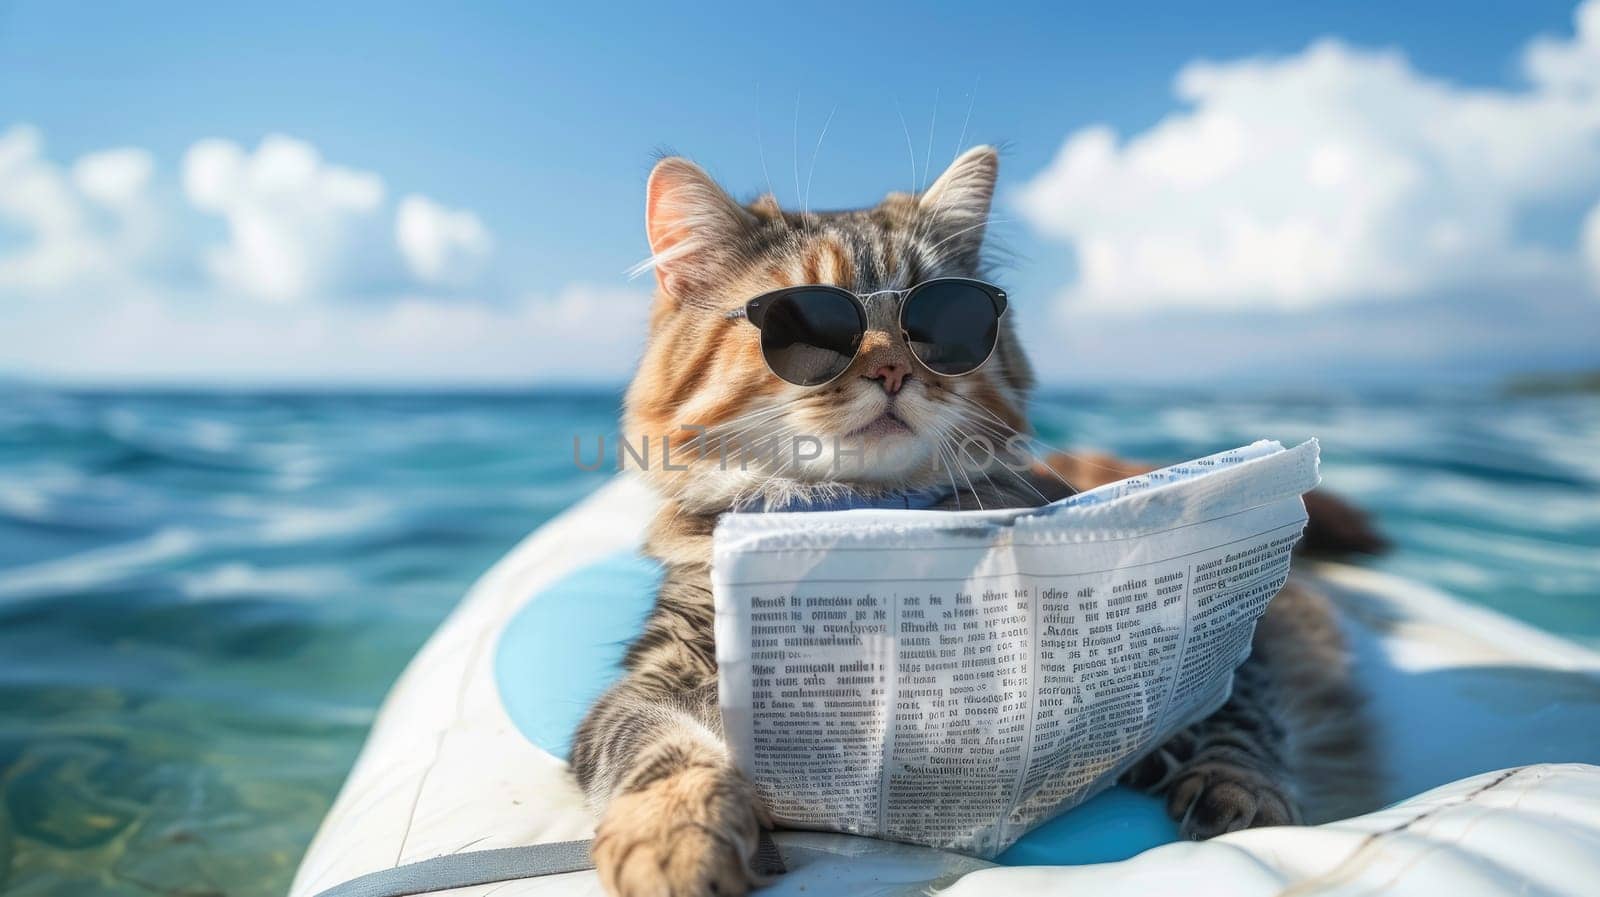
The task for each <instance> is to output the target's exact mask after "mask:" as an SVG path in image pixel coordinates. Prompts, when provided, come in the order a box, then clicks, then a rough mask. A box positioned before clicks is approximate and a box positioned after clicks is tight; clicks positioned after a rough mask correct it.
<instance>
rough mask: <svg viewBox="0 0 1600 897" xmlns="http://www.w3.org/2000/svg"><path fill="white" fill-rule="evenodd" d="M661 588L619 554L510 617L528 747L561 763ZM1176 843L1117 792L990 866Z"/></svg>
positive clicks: (632, 557)
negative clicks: (584, 718) (538, 749)
mask: <svg viewBox="0 0 1600 897" xmlns="http://www.w3.org/2000/svg"><path fill="white" fill-rule="evenodd" d="M660 584H661V567H660V565H659V564H657V563H655V562H654V561H652V560H650V559H648V558H645V557H641V556H639V555H637V554H633V553H631V552H630V553H627V554H618V555H614V556H612V557H609V558H606V559H604V560H601V561H598V562H596V563H593V564H590V565H589V566H586V567H582V568H580V569H578V570H575V571H573V572H572V573H569V574H568V575H566V576H565V577H562V578H561V579H560V580H558V581H556V582H554V583H551V584H550V585H549V586H547V587H546V588H544V589H543V590H541V591H540V592H539V593H538V594H535V595H534V596H532V597H531V598H530V600H529V601H528V602H527V604H525V605H524V606H523V607H522V609H521V610H520V611H518V612H517V614H516V615H515V616H513V617H512V618H511V621H510V623H508V624H507V625H506V627H505V629H504V631H503V632H502V633H501V635H500V643H499V646H498V647H497V648H496V650H495V658H494V671H495V682H496V685H497V686H498V687H499V690H500V700H501V701H502V702H503V703H504V704H505V708H506V713H507V715H508V716H510V717H511V720H512V722H513V723H515V724H516V726H517V729H518V730H519V731H521V732H522V734H523V735H524V736H526V737H527V739H528V740H529V741H531V742H533V743H534V744H536V745H538V746H539V747H540V748H542V749H543V750H545V751H546V752H548V753H550V754H553V755H555V756H557V757H567V756H568V755H570V754H571V752H572V736H573V733H574V732H576V731H577V728H578V724H579V723H580V722H582V720H583V715H584V713H585V712H587V711H588V709H589V707H590V705H592V704H593V703H594V701H595V699H596V698H598V697H599V696H600V695H601V693H602V692H604V691H605V690H606V688H607V687H609V686H610V685H611V683H612V682H614V681H616V678H617V676H618V674H619V673H620V671H621V663H622V655H623V652H624V651H626V650H627V646H628V643H629V642H630V641H632V640H633V638H634V637H635V636H636V635H638V633H639V630H640V628H641V627H642V625H643V623H644V620H645V617H646V616H648V615H649V613H650V608H651V606H652V605H653V604H654V602H655V595H656V590H657V588H658V587H659V586H660ZM1176 840H1178V830H1177V826H1176V825H1175V824H1174V823H1173V822H1172V820H1171V819H1169V818H1167V814H1166V812H1165V810H1164V808H1163V806H1162V802H1161V801H1160V800H1159V799H1158V798H1155V797H1151V796H1149V795H1146V794H1141V793H1139V792H1137V791H1134V790H1132V789H1129V788H1123V787H1121V786H1118V787H1115V788H1111V789H1110V790H1108V791H1105V792H1104V793H1102V794H1100V795H1098V796H1097V797H1095V798H1093V799H1092V800H1089V801H1087V802H1086V803H1084V804H1083V805H1081V806H1079V807H1076V808H1074V809H1073V810H1071V811H1070V812H1067V813H1063V814H1061V815H1060V816H1057V817H1056V818H1054V819H1052V820H1050V821H1049V822H1046V823H1044V824H1043V825H1041V826H1039V827H1038V828H1036V829H1034V830H1033V831H1031V832H1029V833H1028V834H1026V835H1024V836H1023V837H1022V838H1020V839H1019V840H1018V841H1017V842H1016V843H1015V844H1013V845H1011V847H1010V848H1009V849H1007V850H1006V852H1005V853H1002V854H1001V855H1000V856H999V857H998V858H996V862H998V863H1000V864H1002V865H1007V866H1042V865H1049V866H1058V865H1083V864H1085V863H1107V862H1113V861H1116V860H1124V859H1127V858H1128V857H1131V856H1133V855H1134V854H1137V853H1140V852H1142V851H1144V850H1148V849H1149V848H1151V847H1157V846H1160V845H1162V844H1167V843H1170V842H1173V841H1176Z"/></svg>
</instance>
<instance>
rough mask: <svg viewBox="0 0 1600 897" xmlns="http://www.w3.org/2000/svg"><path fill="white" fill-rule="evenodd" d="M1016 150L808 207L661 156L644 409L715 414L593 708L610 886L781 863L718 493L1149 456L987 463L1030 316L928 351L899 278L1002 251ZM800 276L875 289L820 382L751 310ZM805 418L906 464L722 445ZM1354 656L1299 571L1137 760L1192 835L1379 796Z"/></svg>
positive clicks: (1024, 484) (644, 415)
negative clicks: (974, 441) (771, 844)
mask: <svg viewBox="0 0 1600 897" xmlns="http://www.w3.org/2000/svg"><path fill="white" fill-rule="evenodd" d="M997 171H998V156H997V154H996V152H995V151H994V150H993V149H992V148H990V147H981V146H980V147H977V148H974V149H972V150H969V151H968V152H966V153H965V154H963V155H962V156H960V157H959V158H958V159H957V160H956V161H955V162H954V163H952V164H951V166H950V168H949V169H948V170H946V171H945V172H944V173H943V174H942V175H941V176H940V177H939V178H938V179H937V180H936V181H935V182H934V183H933V184H932V185H931V186H929V187H928V188H927V189H926V190H924V191H922V192H921V193H918V194H909V193H894V194H890V195H889V196H888V197H887V198H886V199H885V200H884V201H883V202H881V203H879V204H878V205H876V206H873V207H871V208H867V209H861V210H855V211H844V212H809V211H807V212H798V213H797V212H794V211H785V210H783V209H781V208H780V207H779V206H778V203H777V202H776V200H775V199H774V198H773V197H772V196H771V195H767V196H762V197H760V198H759V199H757V200H755V201H754V202H752V203H750V204H748V205H741V204H740V203H738V202H735V201H734V200H733V199H731V198H730V197H729V196H728V194H727V193H725V192H724V191H723V190H722V188H720V187H719V186H718V185H717V184H716V183H715V182H714V181H712V180H711V178H710V177H709V176H707V175H706V174H705V173H704V172H703V171H702V170H701V169H699V168H698V167H696V166H695V165H693V164H692V163H690V162H688V161H686V160H684V159H681V158H668V159H664V160H662V161H661V162H660V163H659V164H657V165H656V167H655V169H654V171H653V172H652V173H651V175H650V180H649V185H648V187H647V189H646V203H645V224H646V230H647V232H648V236H649V240H650V248H651V251H652V253H653V256H652V259H651V262H652V264H653V267H654V270H655V276H656V282H657V287H658V289H657V295H656V299H655V304H654V307H653V310H652V313H651V320H650V335H649V340H648V345H647V347H646V349H645V354H644V358H643V360H642V362H641V364H640V367H639V371H638V374H637V376H636V377H635V378H634V381H633V384H632V386H631V387H630V389H629V391H628V394H627V400H626V412H625V421H624V426H625V429H626V431H627V434H628V436H629V438H630V439H632V440H634V441H637V440H638V438H639V437H641V436H645V435H649V436H650V437H651V438H652V441H653V442H656V443H659V441H660V439H661V438H662V437H663V436H672V437H676V438H679V439H680V441H681V440H683V439H685V438H688V437H690V435H691V434H690V431H685V430H683V429H682V428H683V426H684V425H698V426H700V427H704V428H706V429H705V430H704V431H703V432H699V433H697V434H696V435H694V437H693V439H691V440H690V442H689V443H687V444H688V445H690V450H688V451H686V452H683V453H682V455H681V457H679V456H676V455H675V456H674V458H673V462H674V463H673V468H679V469H671V468H668V467H666V466H664V465H662V464H652V465H651V466H650V472H649V474H647V475H648V476H649V477H650V479H651V482H652V483H653V485H654V487H655V488H656V490H657V491H658V492H659V493H660V495H661V498H662V506H661V509H660V511H659V513H658V514H657V516H656V518H655V520H654V523H653V524H652V527H651V530H650V533H649V536H648V541H647V548H646V550H647V552H648V553H649V554H651V555H653V556H654V557H655V558H657V559H659V560H660V561H661V562H662V563H663V564H664V565H665V567H666V571H667V573H666V578H665V581H664V582H663V584H662V586H661V590H660V593H659V594H658V596H657V598H656V603H655V608H654V611H653V612H652V614H651V616H650V618H649V620H648V622H647V623H646V624H645V627H644V632H643V634H642V635H641V636H640V637H639V638H638V640H637V641H635V642H634V643H633V644H632V645H631V646H630V647H629V649H628V652H627V655H626V659H625V662H624V667H625V675H624V677H623V678H622V679H621V680H620V681H619V682H618V683H617V684H616V685H615V686H614V687H612V688H611V689H610V690H609V691H608V692H607V693H606V694H605V695H604V696H603V697H601V698H600V700H599V701H598V702H597V703H596V704H595V706H594V707H593V708H592V709H591V710H590V711H589V713H588V715H587V717H586V718H585V719H584V721H583V724H582V726H581V728H580V729H579V730H578V733H577V738H576V741H575V743H574V746H573V752H572V765H573V769H574V771H575V773H576V775H577V779H578V783H579V784H580V785H581V786H582V788H583V789H584V791H585V792H586V794H587V796H588V799H589V801H590V803H591V805H592V806H593V808H594V810H595V811H596V812H597V813H598V814H599V818H600V821H599V825H598V828H597V831H596V837H595V841H594V860H595V864H596V866H597V867H598V870H599V874H600V878H601V881H602V882H603V884H604V886H605V888H606V889H607V890H608V891H609V892H611V893H612V894H615V895H619V897H634V895H640V894H652V895H655V894H670V895H680V897H688V895H701V894H721V895H737V894H742V893H744V892H745V891H747V890H748V889H749V888H751V887H752V886H754V885H756V884H759V882H760V880H761V879H760V876H759V875H758V873H757V870H756V865H755V857H756V849H757V842H758V837H759V834H760V830H761V828H762V827H763V826H765V825H766V824H767V819H766V816H765V814H764V811H763V809H762V806H761V803H760V801H759V799H758V798H757V795H756V792H755V790H754V788H753V787H752V786H751V784H750V782H748V781H747V780H746V779H745V778H744V777H742V776H741V775H740V774H739V773H738V772H737V771H736V770H735V769H734V768H733V767H732V766H731V765H730V764H729V760H728V754H727V750H726V748H725V747H724V744H723V739H722V732H721V720H720V717H719V713H718V709H717V670H716V654H715V649H714V646H713V641H712V602H711V586H710V564H711V531H712V527H713V525H714V523H715V522H716V519H717V516H718V515H719V514H721V513H724V512H726V511H728V510H729V509H730V508H733V507H736V506H737V507H746V506H748V505H749V504H750V503H752V502H754V503H756V504H762V503H766V504H767V505H768V506H771V503H774V502H775V503H788V502H791V501H794V500H795V499H796V498H797V497H800V498H804V497H805V496H808V495H813V494H817V493H827V492H829V491H830V490H835V491H836V490H839V489H841V488H843V489H849V490H853V491H857V492H864V493H868V494H871V493H874V492H882V493H892V492H895V491H897V490H918V489H932V488H935V487H938V486H940V485H941V484H945V483H948V484H949V485H950V486H951V487H952V489H951V492H950V494H949V496H948V497H947V499H946V501H945V504H946V505H948V506H949V507H957V506H960V507H967V508H975V507H978V506H980V505H981V506H983V507H988V508H994V507H1007V506H1010V507H1022V506H1033V505H1037V504H1040V503H1042V502H1044V501H1045V500H1047V499H1053V498H1056V497H1059V496H1060V495H1064V494H1069V492H1070V489H1069V487H1067V486H1063V485H1062V483H1063V481H1065V482H1069V483H1070V484H1071V485H1072V486H1073V487H1077V488H1090V487H1093V486H1096V485H1099V484H1101V483H1104V482H1110V481H1113V480H1116V479H1121V478H1122V477H1125V476H1128V475H1131V474H1133V473H1135V472H1138V471H1139V470H1142V469H1144V468H1139V467H1136V466H1133V465H1128V464H1124V463H1121V462H1117V461H1115V460H1113V459H1109V458H1096V457H1083V456H1057V457H1055V458H1052V459H1050V461H1049V463H1048V465H1045V464H1040V465H1039V466H1038V467H1037V468H1036V469H1035V470H1033V471H1031V472H1029V473H1012V474H1010V475H1004V471H1003V470H1002V469H992V470H988V471H983V472H980V471H977V470H968V469H966V468H967V467H969V466H970V464H971V458H970V457H969V458H966V459H961V458H960V457H959V455H958V454H957V453H956V452H954V451H952V449H953V447H954V446H956V445H957V444H958V442H959V441H960V440H962V439H963V438H965V437H966V436H970V435H975V434H987V435H988V436H989V437H990V438H991V439H993V438H995V437H1000V438H1001V439H1003V438H1004V435H1006V434H1010V433H1013V432H1019V431H1020V432H1026V430H1027V426H1028V424H1027V418H1026V415H1025V402H1026V400H1027V396H1028V392H1029V389H1030V387H1031V386H1032V383H1033V378H1032V374H1031V372H1030V369H1029V366H1028V361H1027V359H1026V358H1024V356H1023V353H1022V350H1021V348H1020V346H1019V344H1018V341H1017V339H1016V337H1015V334H1014V333H1013V331H1012V329H1011V324H1010V321H1011V319H1012V318H1013V317H1014V315H1011V314H1007V315H1006V316H1005V317H1004V318H1002V327H1001V333H1000V336H999V343H998V345H997V347H996V350H995V352H994V353H993V355H992V356H991V357H990V358H989V360H988V361H987V362H986V363H985V364H983V366H982V367H980V368H979V369H978V370H977V371H975V372H973V373H971V374H969V375H967V376H962V377H942V376H940V375H937V374H934V373H932V372H931V371H929V370H928V369H927V368H925V367H922V366H919V365H918V364H917V363H916V361H915V360H914V359H913V358H912V356H911V355H910V352H909V350H908V347H907V346H906V345H905V343H904V340H903V338H902V335H901V333H900V329H899V327H898V325H897V321H896V299H895V295H894V294H892V293H886V292H884V291H891V290H902V289H905V288H909V287H911V286H914V285H916V284H918V283H922V282H924V281H926V280H928V279H930V278H935V277H948V276H961V277H974V278H976V277H979V276H980V275H981V274H982V273H983V271H984V262H983V246H984V230H985V224H986V222H987V221H988V217H989V206H990V201H991V198H992V196H993V193H994V186H995V177H996V174H997ZM796 284H832V285H836V286H841V287H844V288H846V289H848V290H850V291H853V292H855V293H857V294H859V295H862V296H866V297H868V298H867V299H866V300H865V305H866V308H867V312H868V318H869V322H868V323H869V327H868V332H867V334H866V336H865V338H864V340H863V343H862V346H861V349H860V352H859V354H858V355H857V356H856V358H855V360H854V362H853V364H852V366H851V367H850V368H849V369H848V370H847V371H846V372H845V374H844V375H843V376H840V377H838V378H837V379H835V380H833V381H831V382H829V383H826V384H824V385H822V386H815V387H800V386H794V385H791V384H789V383H787V382H785V381H783V380H781V379H779V378H778V377H777V376H775V375H774V374H773V373H772V372H771V371H769V370H768V368H767V367H766V365H765V364H764V362H763V357H762V352H761V346H760V334H759V333H758V331H757V330H756V328H754V327H751V326H749V325H748V324H747V323H746V322H744V321H742V320H740V319H739V318H738V316H737V315H738V311H739V310H740V309H742V308H743V306H744V304H745V303H746V302H747V301H748V300H750V299H751V298H752V297H754V296H757V295H759V294H762V293H765V292H768V291H770V290H773V289H776V288H779V287H783V286H789V285H796ZM872 294H879V295H872ZM799 433H804V434H813V435H816V436H818V437H821V438H822V439H824V440H826V439H828V438H829V437H830V436H834V435H849V436H851V437H853V438H860V439H862V440H864V441H865V442H866V444H867V447H868V448H869V450H873V451H875V452H876V454H875V455H874V457H878V458H891V459H892V462H891V461H884V462H882V463H873V464H871V465H863V466H859V467H856V468H850V469H848V472H847V473H845V474H841V473H840V472H839V471H840V470H842V469H844V468H842V467H841V466H840V465H836V464H834V463H831V462H832V461H833V459H832V458H831V457H830V454H831V452H830V451H824V452H823V453H822V454H821V456H820V457H818V458H817V459H815V460H813V461H808V462H805V463H798V464H797V463H795V462H794V460H793V456H792V455H790V454H787V453H785V454H781V455H775V456H757V457H755V458H754V459H753V461H751V462H750V463H746V464H736V463H729V462H728V460H727V459H726V450H725V449H723V450H722V451H713V450H711V440H712V439H713V438H715V437H717V436H726V437H736V436H737V437H741V438H742V437H748V436H750V435H751V434H759V435H764V436H785V435H793V434H799ZM995 441H999V439H996V440H995ZM740 444H742V443H740ZM675 448H676V446H675ZM963 461H966V462H967V463H963ZM952 463H953V464H954V465H955V467H958V468H962V469H959V470H956V469H954V468H952ZM973 481H976V482H973ZM957 483H959V486H956V484H957ZM1312 518H1313V523H1312V527H1311V529H1312V530H1313V531H1319V527H1320V531H1331V532H1333V534H1334V536H1335V538H1336V540H1337V537H1339V536H1343V537H1344V541H1346V542H1347V543H1353V544H1355V545H1356V546H1357V547H1370V546H1371V544H1373V543H1372V542H1371V537H1370V536H1369V535H1367V534H1366V532H1365V530H1364V528H1363V526H1362V524H1361V521H1360V518H1359V516H1358V515H1355V514H1354V513H1353V512H1352V511H1350V510H1349V509H1348V508H1345V507H1344V506H1342V505H1339V504H1338V503H1337V502H1336V500H1332V499H1326V498H1321V499H1318V500H1317V501H1315V502H1313V503H1312ZM1363 540H1365V544H1363ZM1347 664H1348V661H1347V659H1346V655H1345V652H1344V649H1343V645H1342V642H1341V637H1340V632H1339V629H1338V626H1337V624H1336V621H1335V619H1334V616H1333V613H1332V610H1331V608H1330V606H1329V605H1328V603H1327V602H1326V600H1325V599H1324V598H1322V597H1320V596H1319V595H1318V594H1317V593H1315V592H1313V591H1311V590H1309V589H1307V588H1306V587H1304V585H1303V584H1300V583H1298V582H1295V581H1291V583H1290V585H1289V586H1288V587H1287V588H1286V589H1285V590H1284V591H1283V592H1282V593H1281V594H1280V595H1279V596H1278V597H1277V599H1276V600H1274V601H1273V603H1272V605H1271V607H1270V609H1269V610H1268V612H1267V614H1266V616H1265V617H1264V618H1263V619H1262V621H1261V623H1260V625H1259V626H1258V628H1257V632H1256V638H1255V644H1254V649H1253V653H1252V654H1251V656H1250V659H1249V660H1248V661H1247V662H1246V663H1245V665H1244V666H1243V667H1242V668H1241V669H1240V670H1239V671H1238V674H1237V676H1236V684H1235V687H1234V691H1233V697H1232V698H1231V699H1230V700H1229V701H1228V703H1227V704H1226V705H1225V706H1224V707H1222V709H1220V710H1219V711H1217V713H1216V714H1215V715H1213V716H1212V717H1210V718H1208V719H1206V720H1205V721H1203V722H1201V723H1199V724H1197V725H1195V726H1193V727H1191V728H1190V729H1188V730H1186V731H1184V732H1182V733H1181V734H1179V735H1178V736H1177V737H1175V738H1173V739H1171V740H1170V741H1169V742H1168V743H1167V744H1165V745H1164V746H1162V747H1161V748H1160V749H1159V750H1157V751H1156V752H1155V753H1153V754H1152V755H1150V756H1149V757H1147V758H1145V759H1144V760H1142V761H1141V762H1140V764H1138V765H1137V766H1136V768H1134V769H1133V770H1132V771H1131V772H1130V773H1129V774H1128V777H1127V780H1128V782H1129V783H1130V784H1132V785H1134V786H1136V787H1141V788H1144V789H1148V790H1150V791H1152V792H1155V793H1159V794H1162V795H1164V796H1165V798H1166V804H1167V807H1168V810H1169V812H1170V813H1171V814H1172V816H1173V817H1174V818H1175V819H1177V820H1178V821H1179V825H1180V829H1181V831H1182V833H1183V834H1184V835H1185V836H1188V837H1191V838H1207V837H1210V836H1212V835H1217V834H1221V833H1223V832H1228V831H1233V830H1236V829H1240V828H1245V827H1250V826H1262V825H1283V824H1293V823H1299V822H1302V821H1303V820H1306V819H1315V818H1324V817H1328V816H1330V815H1338V814H1342V813H1344V812H1347V811H1348V810H1350V809H1352V807H1351V802H1352V801H1354V802H1355V803H1356V804H1359V803H1360V802H1361V801H1362V800H1363V799H1364V795H1365V793H1366V791H1365V784H1366V783H1367V782H1368V780H1369V777H1368V771H1369V770H1370V769H1371V768H1372V764H1371V758H1370V756H1369V747H1368V743H1367V740H1366V735H1365V731H1364V728H1363V726H1362V725H1361V722H1360V720H1361V714H1360V712H1359V711H1360V701H1359V697H1358V695H1357V693H1356V691H1355V689H1354V687H1353V686H1352V684H1351V681H1350V677H1349V675H1348V667H1347ZM1354 809H1364V808H1363V807H1360V806H1356V807H1354Z"/></svg>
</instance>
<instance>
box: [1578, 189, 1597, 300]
mask: <svg viewBox="0 0 1600 897" xmlns="http://www.w3.org/2000/svg"><path fill="white" fill-rule="evenodd" d="M1582 240H1583V243H1582V247H1583V248H1582V251H1583V260H1584V262H1585V263H1586V264H1587V265H1588V267H1589V277H1590V279H1591V282H1592V283H1593V284H1594V289H1595V292H1596V293H1600V203H1595V206H1594V208H1592V209H1590V210H1589V215H1588V217H1587V218H1585V219H1584V221H1583V237H1582Z"/></svg>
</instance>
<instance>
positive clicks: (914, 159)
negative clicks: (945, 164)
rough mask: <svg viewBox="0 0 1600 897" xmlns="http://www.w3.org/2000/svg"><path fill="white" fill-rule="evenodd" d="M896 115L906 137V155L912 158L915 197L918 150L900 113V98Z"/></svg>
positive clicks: (913, 193) (896, 99) (895, 105)
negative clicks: (912, 142) (913, 144)
mask: <svg viewBox="0 0 1600 897" xmlns="http://www.w3.org/2000/svg"><path fill="white" fill-rule="evenodd" d="M894 114H895V115H898V116H899V117H900V130H902V131H904V132H905V135H906V153H907V154H908V155H910V156H911V195H912V196H915V195H917V193H918V192H919V191H918V190H917V150H916V148H915V147H913V146H912V145H911V127H910V126H909V125H907V124H906V114H905V113H904V112H902V111H900V98H899V97H895V98H894Z"/></svg>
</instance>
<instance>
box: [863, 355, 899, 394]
mask: <svg viewBox="0 0 1600 897" xmlns="http://www.w3.org/2000/svg"><path fill="white" fill-rule="evenodd" d="M867 379H868V380H876V381H878V385H879V386H882V387H883V391H884V392H886V393H888V394H889V395H891V396H892V395H894V394H895V393H897V392H899V391H900V386H901V385H902V384H904V383H905V382H906V366H905V365H903V364H899V363H894V364H880V365H878V366H877V367H875V368H873V369H872V372H871V373H869V374H867Z"/></svg>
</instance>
